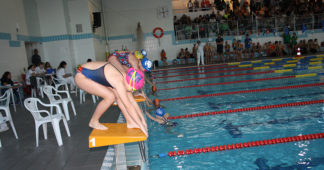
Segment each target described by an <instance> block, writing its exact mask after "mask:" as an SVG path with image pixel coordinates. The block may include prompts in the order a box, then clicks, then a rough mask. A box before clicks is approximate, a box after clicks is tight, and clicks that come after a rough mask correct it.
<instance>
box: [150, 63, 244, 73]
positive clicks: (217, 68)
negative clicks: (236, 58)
mask: <svg viewBox="0 0 324 170" xmlns="http://www.w3.org/2000/svg"><path fill="white" fill-rule="evenodd" d="M237 67H238V66H237V65H236V66H225V67H211V68H204V70H220V69H224V68H237ZM197 70H198V69H197V68H194V69H188V70H181V71H173V72H172V71H171V72H167V73H155V74H154V76H156V75H158V74H170V73H181V72H188V71H197Z"/></svg>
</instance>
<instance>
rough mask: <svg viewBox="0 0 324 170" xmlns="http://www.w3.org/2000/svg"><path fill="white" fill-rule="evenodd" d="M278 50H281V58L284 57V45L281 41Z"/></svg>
mask: <svg viewBox="0 0 324 170" xmlns="http://www.w3.org/2000/svg"><path fill="white" fill-rule="evenodd" d="M278 50H279V53H278V54H279V56H280V57H282V56H283V55H284V52H285V51H284V46H283V45H282V43H281V41H279V44H278Z"/></svg>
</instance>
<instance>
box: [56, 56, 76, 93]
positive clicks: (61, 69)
mask: <svg viewBox="0 0 324 170" xmlns="http://www.w3.org/2000/svg"><path fill="white" fill-rule="evenodd" d="M66 65H67V63H66V62H65V61H62V62H61V63H60V65H59V66H58V68H57V71H56V76H57V78H58V79H59V80H61V81H64V82H66V83H68V84H70V87H71V90H74V89H75V82H74V78H73V76H72V74H71V73H66V72H65V68H66Z"/></svg>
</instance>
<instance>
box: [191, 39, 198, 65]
mask: <svg viewBox="0 0 324 170" xmlns="http://www.w3.org/2000/svg"><path fill="white" fill-rule="evenodd" d="M197 49H198V45H197V44H194V45H193V47H192V55H193V58H195V62H196V63H197Z"/></svg>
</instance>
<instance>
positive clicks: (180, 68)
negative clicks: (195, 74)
mask: <svg viewBox="0 0 324 170" xmlns="http://www.w3.org/2000/svg"><path fill="white" fill-rule="evenodd" d="M227 65H228V64H210V65H203V66H188V67H177V68H166V69H159V70H151V72H158V71H168V70H183V69H190V68H198V67H212V66H227Z"/></svg>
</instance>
